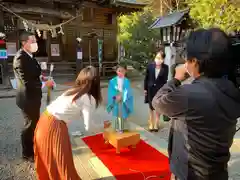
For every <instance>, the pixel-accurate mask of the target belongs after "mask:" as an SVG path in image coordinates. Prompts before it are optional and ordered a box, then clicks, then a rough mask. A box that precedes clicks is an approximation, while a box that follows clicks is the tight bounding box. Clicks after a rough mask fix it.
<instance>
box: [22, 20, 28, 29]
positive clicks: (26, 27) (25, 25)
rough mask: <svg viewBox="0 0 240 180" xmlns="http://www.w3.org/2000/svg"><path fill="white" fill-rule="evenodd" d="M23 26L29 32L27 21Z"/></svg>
mask: <svg viewBox="0 0 240 180" xmlns="http://www.w3.org/2000/svg"><path fill="white" fill-rule="evenodd" d="M23 26H24V29H25V30H26V31H28V24H27V22H26V21H23Z"/></svg>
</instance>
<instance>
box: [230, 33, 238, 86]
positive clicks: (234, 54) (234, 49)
mask: <svg viewBox="0 0 240 180" xmlns="http://www.w3.org/2000/svg"><path fill="white" fill-rule="evenodd" d="M230 38H231V44H232V62H233V66H232V70H231V71H230V74H229V79H230V80H231V81H233V82H234V84H235V85H236V86H237V87H240V35H236V36H234V37H230Z"/></svg>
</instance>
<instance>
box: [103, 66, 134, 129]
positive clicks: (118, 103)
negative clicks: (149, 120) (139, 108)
mask: <svg viewBox="0 0 240 180" xmlns="http://www.w3.org/2000/svg"><path fill="white" fill-rule="evenodd" d="M126 71H127V67H126V66H125V65H121V64H120V65H118V66H117V71H116V73H117V76H116V77H114V78H112V79H111V80H110V81H109V85H108V105H107V111H108V113H110V112H111V113H112V115H113V116H114V118H115V119H114V120H113V121H112V125H113V128H114V129H115V130H116V131H119V132H123V130H124V124H125V121H126V120H127V118H128V117H129V115H130V114H131V113H132V112H133V92H132V88H131V84H130V81H129V80H128V79H127V78H126V77H125V74H126Z"/></svg>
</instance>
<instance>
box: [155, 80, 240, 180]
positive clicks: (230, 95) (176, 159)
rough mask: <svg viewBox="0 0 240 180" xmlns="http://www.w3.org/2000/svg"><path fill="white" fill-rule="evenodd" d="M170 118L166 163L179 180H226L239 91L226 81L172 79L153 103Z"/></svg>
mask: <svg viewBox="0 0 240 180" xmlns="http://www.w3.org/2000/svg"><path fill="white" fill-rule="evenodd" d="M152 104H153V107H154V108H155V109H156V111H157V112H159V113H161V114H164V115H167V116H168V117H171V119H172V122H171V123H172V124H171V129H170V134H169V148H168V149H169V160H170V168H171V171H172V172H173V173H174V174H175V175H176V176H177V177H178V178H179V179H180V180H227V179H228V172H227V163H228V161H229V158H230V153H229V149H230V147H231V145H232V142H233V137H234V134H235V132H236V123H237V118H238V117H240V111H239V110H240V90H239V89H237V88H235V86H234V84H233V83H232V82H231V81H229V80H226V79H220V78H219V79H207V78H205V77H199V78H198V79H196V80H194V81H193V82H192V84H184V85H181V83H180V82H179V81H178V80H176V79H173V80H171V81H169V82H167V83H166V84H165V85H164V86H163V87H162V88H161V89H160V90H159V91H158V92H157V94H156V96H155V97H154V99H153V101H152Z"/></svg>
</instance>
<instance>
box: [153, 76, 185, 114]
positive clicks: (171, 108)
mask: <svg viewBox="0 0 240 180" xmlns="http://www.w3.org/2000/svg"><path fill="white" fill-rule="evenodd" d="M180 85H181V82H180V81H179V80H177V79H175V78H174V79H172V80H170V81H168V82H167V83H166V84H165V85H164V86H163V87H162V88H161V89H160V90H159V91H158V92H157V94H156V95H155V96H154V98H153V100H152V105H153V107H154V109H155V110H156V111H157V112H158V113H160V114H163V115H166V116H168V117H174V116H181V115H182V114H184V113H186V112H187V110H188V108H189V107H188V99H187V96H186V90H185V87H184V86H180Z"/></svg>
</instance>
